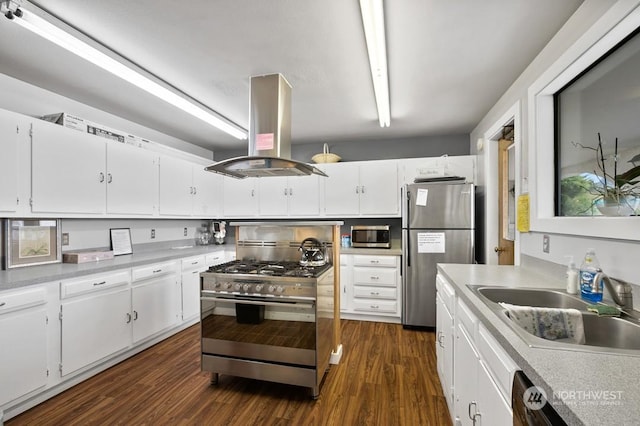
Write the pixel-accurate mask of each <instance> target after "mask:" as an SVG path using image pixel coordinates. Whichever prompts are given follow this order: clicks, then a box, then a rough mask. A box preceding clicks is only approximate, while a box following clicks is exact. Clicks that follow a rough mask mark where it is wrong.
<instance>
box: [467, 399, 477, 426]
mask: <svg viewBox="0 0 640 426" xmlns="http://www.w3.org/2000/svg"><path fill="white" fill-rule="evenodd" d="M471 407H473V415H471ZM467 414H468V415H469V420H473V424H474V425H475V424H476V416H478V415H479V414H478V403H477V402H476V401H471V402H470V403H469V406H468V407H467Z"/></svg>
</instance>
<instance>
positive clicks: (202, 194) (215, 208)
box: [193, 164, 223, 218]
mask: <svg viewBox="0 0 640 426" xmlns="http://www.w3.org/2000/svg"><path fill="white" fill-rule="evenodd" d="M222 180H223V178H222V176H220V175H218V174H215V173H211V172H207V171H205V170H204V166H201V165H198V164H194V165H193V188H194V189H193V192H194V194H193V214H194V215H196V216H198V217H202V218H216V217H219V216H220V215H221V214H222V202H223V200H222Z"/></svg>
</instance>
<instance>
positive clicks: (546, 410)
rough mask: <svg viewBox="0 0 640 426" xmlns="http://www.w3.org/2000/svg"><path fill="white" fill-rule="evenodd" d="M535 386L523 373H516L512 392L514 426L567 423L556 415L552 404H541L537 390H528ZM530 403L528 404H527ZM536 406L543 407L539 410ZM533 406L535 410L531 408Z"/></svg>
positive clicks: (559, 424) (553, 425) (560, 425)
mask: <svg viewBox="0 0 640 426" xmlns="http://www.w3.org/2000/svg"><path fill="white" fill-rule="evenodd" d="M533 386H534V384H533V383H531V380H529V378H528V377H527V376H525V374H524V373H523V372H522V371H516V373H515V375H514V377H513V385H512V390H511V407H512V409H513V426H563V425H566V424H567V423H566V422H565V421H564V420H562V418H561V417H560V415H558V413H556V411H555V410H554V409H553V407H552V406H551V404H549V403H544V402H543V401H542V404H544V405H542V404H540V402H541V400H540V395H539V394H538V391H537V389H536V388H534V389H533V392H532V391H531V390H530V391H528V392H527V390H528V389H530V388H531V387H533ZM527 402H528V403H527ZM536 405H542V406H541V408H539V409H538V408H537V407H536ZM531 406H533V407H535V408H531Z"/></svg>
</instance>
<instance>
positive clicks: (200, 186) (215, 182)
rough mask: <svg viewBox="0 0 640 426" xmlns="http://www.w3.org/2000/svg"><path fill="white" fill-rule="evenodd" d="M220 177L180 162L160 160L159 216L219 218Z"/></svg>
mask: <svg viewBox="0 0 640 426" xmlns="http://www.w3.org/2000/svg"><path fill="white" fill-rule="evenodd" d="M221 194H222V177H221V176H218V175H216V174H215V173H211V172H207V171H205V170H204V166H202V165H199V164H194V163H191V162H189V161H186V160H182V159H179V158H174V157H169V156H162V157H161V158H160V214H161V215H172V216H198V217H211V218H214V217H218V216H219V215H220V213H221V206H222V200H221Z"/></svg>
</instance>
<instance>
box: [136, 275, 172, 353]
mask: <svg viewBox="0 0 640 426" xmlns="http://www.w3.org/2000/svg"><path fill="white" fill-rule="evenodd" d="M177 277H178V276H177V274H170V275H167V276H164V277H159V278H156V279H151V280H148V281H146V282H142V283H140V284H138V285H136V286H135V287H133V288H132V290H131V292H132V293H131V301H132V307H133V342H134V343H136V342H139V341H141V340H143V339H145V338H147V337H149V336H151V335H153V334H156V333H158V332H160V331H162V330H164V329H166V328H169V327H171V326H172V325H174V324H176V323H177V322H178V316H179V313H178V309H179V304H180V302H179V301H180V295H179V294H178V281H177V280H178V278H177Z"/></svg>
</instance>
